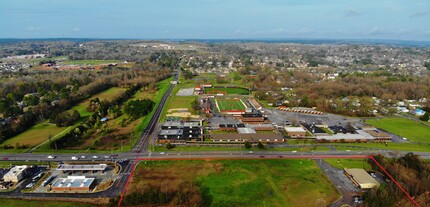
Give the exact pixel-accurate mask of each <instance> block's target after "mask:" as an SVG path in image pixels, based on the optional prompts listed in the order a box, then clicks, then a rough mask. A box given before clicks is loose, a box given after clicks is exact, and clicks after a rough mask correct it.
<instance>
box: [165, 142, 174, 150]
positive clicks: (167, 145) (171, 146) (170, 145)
mask: <svg viewBox="0 0 430 207" xmlns="http://www.w3.org/2000/svg"><path fill="white" fill-rule="evenodd" d="M175 147H176V145H174V144H171V143H167V144H166V148H167V149H173V148H175Z"/></svg>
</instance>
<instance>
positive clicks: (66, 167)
mask: <svg viewBox="0 0 430 207" xmlns="http://www.w3.org/2000/svg"><path fill="white" fill-rule="evenodd" d="M106 168H107V164H97V165H67V164H60V165H58V167H57V170H59V171H66V172H71V171H93V172H95V171H101V172H103V171H105V170H106Z"/></svg>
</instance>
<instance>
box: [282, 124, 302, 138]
mask: <svg viewBox="0 0 430 207" xmlns="http://www.w3.org/2000/svg"><path fill="white" fill-rule="evenodd" d="M284 131H285V133H287V135H288V136H290V137H305V136H306V130H305V129H304V128H303V127H290V126H285V127H284Z"/></svg>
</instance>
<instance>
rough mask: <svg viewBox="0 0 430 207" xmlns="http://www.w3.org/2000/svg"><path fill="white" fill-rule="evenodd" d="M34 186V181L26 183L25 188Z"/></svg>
mask: <svg viewBox="0 0 430 207" xmlns="http://www.w3.org/2000/svg"><path fill="white" fill-rule="evenodd" d="M33 186H34V183H29V184H28V185H26V186H25V187H26V188H32V187H33Z"/></svg>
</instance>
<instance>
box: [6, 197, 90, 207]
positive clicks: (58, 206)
mask: <svg viewBox="0 0 430 207" xmlns="http://www.w3.org/2000/svg"><path fill="white" fill-rule="evenodd" d="M22 206H25V207H42V206H43V207H93V206H95V205H91V204H86V203H73V202H62V201H41V200H40V201H39V200H19V199H10V198H2V199H1V202H0V207H22Z"/></svg>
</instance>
